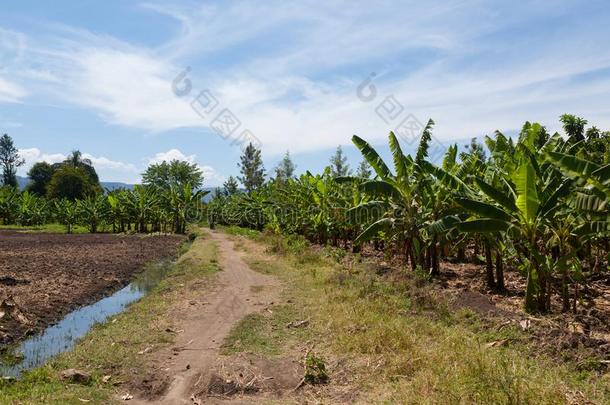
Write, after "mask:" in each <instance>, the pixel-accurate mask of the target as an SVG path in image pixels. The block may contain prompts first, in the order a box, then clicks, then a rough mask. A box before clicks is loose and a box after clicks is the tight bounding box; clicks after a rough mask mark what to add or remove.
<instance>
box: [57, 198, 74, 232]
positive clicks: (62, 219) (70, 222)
mask: <svg viewBox="0 0 610 405" xmlns="http://www.w3.org/2000/svg"><path fill="white" fill-rule="evenodd" d="M55 217H56V218H57V221H59V223H60V224H62V225H65V226H66V232H67V233H72V228H73V227H74V225H76V223H77V222H78V209H77V206H76V203H75V202H74V201H69V200H57V201H55Z"/></svg>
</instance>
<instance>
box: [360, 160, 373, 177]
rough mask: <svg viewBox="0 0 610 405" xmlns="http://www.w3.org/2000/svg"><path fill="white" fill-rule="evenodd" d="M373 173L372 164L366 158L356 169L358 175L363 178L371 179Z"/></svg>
mask: <svg viewBox="0 0 610 405" xmlns="http://www.w3.org/2000/svg"><path fill="white" fill-rule="evenodd" d="M372 174H373V171H372V170H371V165H369V164H368V162H367V161H366V160H363V161H362V162H360V164H359V165H358V169H357V170H356V176H357V177H361V178H363V179H370V178H371V175H372Z"/></svg>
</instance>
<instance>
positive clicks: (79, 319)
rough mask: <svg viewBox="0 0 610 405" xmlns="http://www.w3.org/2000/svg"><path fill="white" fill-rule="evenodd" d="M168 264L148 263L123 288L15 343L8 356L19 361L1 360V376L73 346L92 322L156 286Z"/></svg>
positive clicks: (112, 313) (34, 365) (113, 313)
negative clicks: (144, 268)
mask: <svg viewBox="0 0 610 405" xmlns="http://www.w3.org/2000/svg"><path fill="white" fill-rule="evenodd" d="M170 268H171V262H169V261H164V262H160V263H157V264H155V265H151V266H149V267H147V268H146V270H144V271H143V272H142V273H141V274H139V275H138V276H137V277H136V279H135V280H134V281H133V282H131V283H130V284H129V285H127V286H126V287H125V288H123V289H121V290H119V291H117V292H116V293H114V294H113V295H111V296H109V297H106V298H103V299H101V300H100V301H98V302H96V303H95V304H92V305H88V306H86V307H82V308H80V309H77V310H76V311H74V312H71V313H69V314H68V315H66V317H65V318H64V319H62V320H61V321H60V322H59V323H58V324H56V325H53V326H50V327H49V328H47V329H46V330H45V331H44V332H43V333H42V334H39V335H36V336H32V337H30V338H28V339H26V340H24V341H23V342H22V343H21V344H20V345H19V346H17V347H16V349H15V356H10V357H12V358H13V359H14V358H17V357H18V358H19V359H20V360H19V362H18V364H14V363H15V362H14V361H10V364H3V363H0V376H12V377H19V375H20V374H21V372H22V371H24V370H29V369H32V368H35V367H39V366H41V365H43V364H44V363H46V362H47V361H48V360H49V359H50V358H51V357H53V356H55V355H57V354H59V353H62V352H65V351H68V350H70V349H72V348H73V347H74V345H75V344H76V341H77V340H78V339H79V338H81V337H83V336H84V335H85V334H86V333H87V332H88V331H89V329H91V327H92V326H93V325H95V324H96V323H99V322H103V321H105V320H106V319H108V318H109V317H110V316H113V315H116V314H119V313H121V312H123V311H124V310H125V308H127V306H129V304H131V303H133V302H135V301H137V300H139V299H140V298H142V297H143V296H144V295H146V293H148V292H149V291H150V290H151V289H152V288H154V287H155V286H157V285H158V284H159V282H160V281H161V280H162V279H163V277H164V276H165V275H166V274H167V272H168V271H169V269H170ZM21 359H22V360H21Z"/></svg>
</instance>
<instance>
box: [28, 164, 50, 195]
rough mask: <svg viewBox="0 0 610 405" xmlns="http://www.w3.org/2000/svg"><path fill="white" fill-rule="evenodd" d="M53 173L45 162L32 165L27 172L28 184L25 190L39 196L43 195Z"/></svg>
mask: <svg viewBox="0 0 610 405" xmlns="http://www.w3.org/2000/svg"><path fill="white" fill-rule="evenodd" d="M54 172H55V169H54V168H53V166H52V165H50V164H48V163H47V162H37V163H34V166H32V168H31V169H30V171H29V172H28V177H29V178H30V183H29V184H28V186H27V190H28V191H29V192H30V193H33V194H36V195H39V196H43V195H45V194H46V193H47V186H48V185H49V183H50V182H51V178H52V177H53V173H54Z"/></svg>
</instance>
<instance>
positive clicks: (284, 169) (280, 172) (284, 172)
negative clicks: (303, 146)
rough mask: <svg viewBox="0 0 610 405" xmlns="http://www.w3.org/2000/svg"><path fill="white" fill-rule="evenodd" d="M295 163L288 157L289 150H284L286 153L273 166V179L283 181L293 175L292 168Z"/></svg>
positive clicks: (294, 167)
mask: <svg viewBox="0 0 610 405" xmlns="http://www.w3.org/2000/svg"><path fill="white" fill-rule="evenodd" d="M295 169H296V165H295V164H294V163H293V161H292V159H291V158H290V152H289V151H286V154H285V155H284V157H283V158H282V160H281V161H280V163H279V164H278V166H277V167H276V168H275V179H276V180H277V181H280V182H285V181H286V180H288V179H291V178H293V177H294V170H295Z"/></svg>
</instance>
